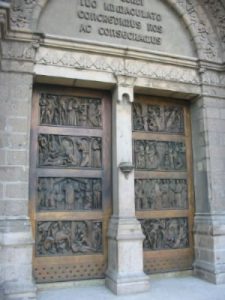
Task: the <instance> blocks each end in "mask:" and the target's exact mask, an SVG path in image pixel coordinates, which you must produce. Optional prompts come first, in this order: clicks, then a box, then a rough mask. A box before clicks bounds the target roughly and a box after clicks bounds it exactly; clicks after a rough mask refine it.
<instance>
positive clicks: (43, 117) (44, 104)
mask: <svg viewBox="0 0 225 300" xmlns="http://www.w3.org/2000/svg"><path fill="white" fill-rule="evenodd" d="M39 105H40V123H41V124H43V123H45V120H46V112H47V105H48V103H47V99H46V97H45V95H43V94H42V95H41V97H40V103H39Z"/></svg>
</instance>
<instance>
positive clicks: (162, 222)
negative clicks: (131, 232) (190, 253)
mask: <svg viewBox="0 0 225 300" xmlns="http://www.w3.org/2000/svg"><path fill="white" fill-rule="evenodd" d="M140 222H141V226H142V230H143V233H144V235H145V240H144V244H143V245H144V250H146V251H149V250H163V249H164V250H166V249H182V248H187V247H189V237H188V220H187V218H171V219H142V220H140Z"/></svg>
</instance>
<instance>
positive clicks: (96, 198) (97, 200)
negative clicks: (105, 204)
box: [93, 180, 101, 209]
mask: <svg viewBox="0 0 225 300" xmlns="http://www.w3.org/2000/svg"><path fill="white" fill-rule="evenodd" d="M93 208H98V209H99V208H101V183H100V181H99V180H94V181H93Z"/></svg>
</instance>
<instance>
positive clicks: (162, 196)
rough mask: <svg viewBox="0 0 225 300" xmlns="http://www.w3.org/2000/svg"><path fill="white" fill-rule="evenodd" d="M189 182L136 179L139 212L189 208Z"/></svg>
mask: <svg viewBox="0 0 225 300" xmlns="http://www.w3.org/2000/svg"><path fill="white" fill-rule="evenodd" d="M187 203H188V199H187V182H186V180H184V179H136V180H135V204H136V209H137V210H146V209H147V210H148V209H149V210H163V209H185V208H187Z"/></svg>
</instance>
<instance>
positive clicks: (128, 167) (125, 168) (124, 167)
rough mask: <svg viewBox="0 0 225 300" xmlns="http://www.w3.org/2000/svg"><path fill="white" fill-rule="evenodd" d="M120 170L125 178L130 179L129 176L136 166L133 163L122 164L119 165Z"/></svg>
mask: <svg viewBox="0 0 225 300" xmlns="http://www.w3.org/2000/svg"><path fill="white" fill-rule="evenodd" d="M119 169H120V171H121V172H122V173H123V174H124V175H125V178H127V179H128V176H129V174H130V173H131V172H132V171H133V169H134V165H133V164H132V163H131V162H121V163H120V164H119Z"/></svg>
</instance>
